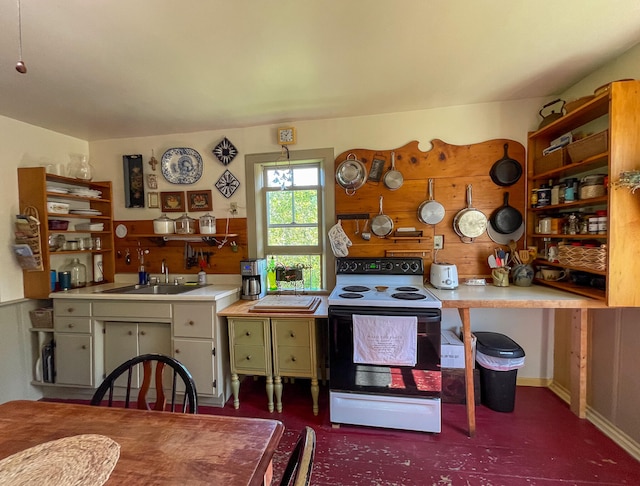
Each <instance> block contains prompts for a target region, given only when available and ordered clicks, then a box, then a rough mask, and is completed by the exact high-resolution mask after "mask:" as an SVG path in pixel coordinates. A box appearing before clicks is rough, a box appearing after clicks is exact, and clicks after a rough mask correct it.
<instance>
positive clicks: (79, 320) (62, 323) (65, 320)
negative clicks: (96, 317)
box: [53, 317, 92, 334]
mask: <svg viewBox="0 0 640 486" xmlns="http://www.w3.org/2000/svg"><path fill="white" fill-rule="evenodd" d="M91 322H92V321H91V318H90V317H56V318H54V320H53V329H54V330H55V331H56V332H76V333H83V334H89V333H91Z"/></svg>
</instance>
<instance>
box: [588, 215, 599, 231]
mask: <svg viewBox="0 0 640 486" xmlns="http://www.w3.org/2000/svg"><path fill="white" fill-rule="evenodd" d="M589 234H590V235H595V234H598V216H597V215H595V214H590V215H589Z"/></svg>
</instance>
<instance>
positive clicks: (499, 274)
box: [491, 268, 509, 287]
mask: <svg viewBox="0 0 640 486" xmlns="http://www.w3.org/2000/svg"><path fill="white" fill-rule="evenodd" d="M491 276H492V277H493V285H495V286H496V287H508V286H509V270H507V269H506V268H494V269H493V270H491Z"/></svg>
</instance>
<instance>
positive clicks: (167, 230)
mask: <svg viewBox="0 0 640 486" xmlns="http://www.w3.org/2000/svg"><path fill="white" fill-rule="evenodd" d="M175 230H176V229H175V221H174V220H173V219H171V218H168V217H167V215H166V214H162V216H160V217H159V218H156V219H154V220H153V232H154V233H155V234H157V235H170V234H173V233H175Z"/></svg>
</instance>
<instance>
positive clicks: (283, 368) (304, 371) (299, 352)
mask: <svg viewBox="0 0 640 486" xmlns="http://www.w3.org/2000/svg"><path fill="white" fill-rule="evenodd" d="M277 366H278V367H277V369H276V371H275V374H276V375H280V376H287V375H288V374H291V375H294V376H300V375H306V376H311V371H312V369H311V353H310V352H309V348H306V349H305V348H301V347H291V346H278V356H277Z"/></svg>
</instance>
